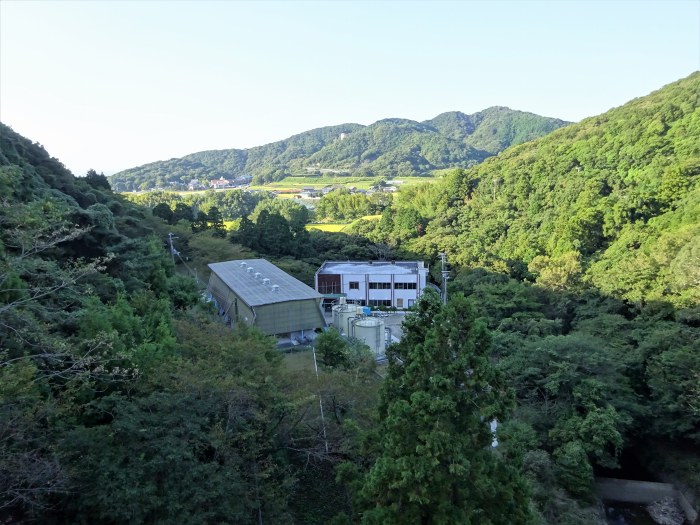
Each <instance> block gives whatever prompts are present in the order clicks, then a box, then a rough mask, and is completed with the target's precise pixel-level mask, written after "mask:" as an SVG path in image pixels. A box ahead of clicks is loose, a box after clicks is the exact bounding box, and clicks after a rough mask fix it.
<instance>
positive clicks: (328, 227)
mask: <svg viewBox="0 0 700 525" xmlns="http://www.w3.org/2000/svg"><path fill="white" fill-rule="evenodd" d="M347 226H350V225H349V224H346V223H333V222H331V223H327V224H307V225H306V229H307V230H321V231H322V232H331V233H337V232H342V231H343V230H344V229H345V227H347Z"/></svg>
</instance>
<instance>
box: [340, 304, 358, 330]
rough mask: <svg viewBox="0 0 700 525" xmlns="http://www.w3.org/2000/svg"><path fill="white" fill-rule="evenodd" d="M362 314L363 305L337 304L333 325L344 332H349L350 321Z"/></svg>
mask: <svg viewBox="0 0 700 525" xmlns="http://www.w3.org/2000/svg"><path fill="white" fill-rule="evenodd" d="M361 316H362V307H361V306H358V305H356V304H342V303H341V304H336V305H335V306H334V307H333V326H335V327H336V328H337V329H338V331H339V332H340V333H342V334H346V335H348V334H349V331H348V327H349V325H348V321H349V320H350V319H352V318H354V317H361Z"/></svg>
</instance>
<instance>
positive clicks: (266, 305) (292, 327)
mask: <svg viewBox="0 0 700 525" xmlns="http://www.w3.org/2000/svg"><path fill="white" fill-rule="evenodd" d="M209 268H210V269H211V276H210V277H209V285H208V288H207V291H208V292H209V294H210V295H211V296H212V297H213V299H214V301H215V304H216V306H217V307H218V309H219V313H220V314H221V315H222V316H224V318H225V320H226V321H227V322H230V323H231V324H232V325H235V324H237V323H245V324H247V325H250V326H255V327H257V328H259V329H260V330H261V331H262V332H263V333H265V334H267V335H281V334H289V335H290V336H291V337H292V338H304V337H305V332H313V331H314V330H315V329H316V328H322V327H324V326H325V325H326V322H325V319H324V317H323V311H322V310H321V306H320V305H321V299H322V296H321V294H319V293H318V292H317V291H316V290H314V289H313V288H311V287H310V286H307V285H305V284H304V283H302V282H301V281H299V280H297V279H295V278H294V277H292V276H291V275H289V274H288V273H286V272H284V271H283V270H281V269H279V268H278V267H277V266H275V265H274V264H272V263H270V262H268V261H266V260H265V259H246V260H236V261H225V262H218V263H212V264H210V265H209Z"/></svg>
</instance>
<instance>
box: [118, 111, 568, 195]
mask: <svg viewBox="0 0 700 525" xmlns="http://www.w3.org/2000/svg"><path fill="white" fill-rule="evenodd" d="M566 124H567V123H566V122H564V121H562V120H559V119H553V118H546V117H540V116H538V115H534V114H532V113H524V112H521V111H513V110H511V109H508V108H504V107H494V108H489V109H487V110H485V111H481V112H479V113H475V114H474V115H465V114H464V113H460V112H458V111H457V112H450V113H443V114H442V115H439V116H438V117H436V118H434V119H432V120H428V121H425V122H415V121H412V120H405V119H385V120H380V121H378V122H375V123H374V124H372V125H369V126H361V125H359V124H342V125H340V126H330V127H325V128H319V129H315V130H312V131H307V132H304V133H300V134H298V135H294V136H292V137H290V138H288V139H286V140H281V141H279V142H274V143H272V144H267V145H265V146H258V147H255V148H250V149H245V150H239V149H230V150H220V151H204V152H200V153H193V154H191V155H187V156H185V157H182V158H180V159H171V160H168V161H161V162H153V163H151V164H146V165H144V166H140V167H137V168H132V169H128V170H125V171H122V172H119V173H116V174H114V175H113V176H112V177H110V182H111V184H112V186H113V188H114V189H115V190H116V191H131V190H134V189H152V188H155V187H159V188H167V187H168V186H169V184H170V183H177V184H187V183H189V182H190V180H192V179H201V180H211V179H216V178H219V177H224V178H234V177H237V176H241V175H246V174H247V175H252V176H253V178H254V180H255V181H256V182H258V183H262V182H270V181H274V180H280V179H282V178H284V177H285V176H287V175H290V174H297V175H299V174H313V173H314V172H316V171H317V170H333V171H334V172H338V173H353V174H361V175H367V176H383V177H388V178H394V177H406V176H416V175H425V174H427V173H429V172H430V171H431V170H435V169H441V168H447V167H460V166H461V167H467V166H471V165H473V164H476V163H478V162H481V161H483V160H484V159H485V158H487V157H489V156H491V155H495V154H497V153H498V152H499V151H501V150H503V149H505V148H507V147H508V146H511V145H514V144H520V143H522V142H525V141H528V140H532V139H534V138H537V137H540V136H542V135H545V134H547V133H549V132H551V131H553V130H555V129H557V128H559V127H561V126H564V125H566Z"/></svg>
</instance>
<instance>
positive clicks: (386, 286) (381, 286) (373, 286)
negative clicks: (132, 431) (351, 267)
mask: <svg viewBox="0 0 700 525" xmlns="http://www.w3.org/2000/svg"><path fill="white" fill-rule="evenodd" d="M369 289H370V290H391V283H369Z"/></svg>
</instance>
